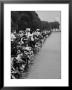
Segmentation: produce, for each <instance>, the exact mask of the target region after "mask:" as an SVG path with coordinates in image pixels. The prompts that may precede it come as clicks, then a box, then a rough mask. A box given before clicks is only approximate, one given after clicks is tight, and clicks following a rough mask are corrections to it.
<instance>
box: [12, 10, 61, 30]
mask: <svg viewBox="0 0 72 90" xmlns="http://www.w3.org/2000/svg"><path fill="white" fill-rule="evenodd" d="M59 25H60V24H59V22H57V21H55V22H47V21H41V20H40V18H39V16H38V14H37V13H36V12H35V11H12V12H11V30H17V31H19V30H25V29H26V28H31V30H32V31H34V30H36V29H37V28H39V29H40V30H44V29H47V30H51V29H54V28H57V29H59Z"/></svg>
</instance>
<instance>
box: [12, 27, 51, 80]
mask: <svg viewBox="0 0 72 90" xmlns="http://www.w3.org/2000/svg"><path fill="white" fill-rule="evenodd" d="M50 33H51V31H50V30H44V31H41V30H40V29H36V30H35V31H32V30H31V29H30V28H26V30H19V32H16V30H13V31H12V32H11V79H19V78H20V77H21V73H24V72H26V71H27V69H28V66H29V64H30V63H31V62H32V61H33V57H34V56H35V55H36V54H37V53H38V52H39V50H40V48H41V47H42V44H43V43H44V41H45V40H46V38H47V37H48V36H49V35H50Z"/></svg>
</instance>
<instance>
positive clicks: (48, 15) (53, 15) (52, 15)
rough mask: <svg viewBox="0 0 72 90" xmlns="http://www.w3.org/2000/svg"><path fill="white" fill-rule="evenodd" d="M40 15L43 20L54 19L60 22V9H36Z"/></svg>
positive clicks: (50, 20) (51, 20) (49, 20)
mask: <svg viewBox="0 0 72 90" xmlns="http://www.w3.org/2000/svg"><path fill="white" fill-rule="evenodd" d="M36 12H37V14H38V15H39V17H40V19H41V20H44V21H48V22H53V21H59V22H60V17H61V16H60V15H61V12H60V11H36Z"/></svg>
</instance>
